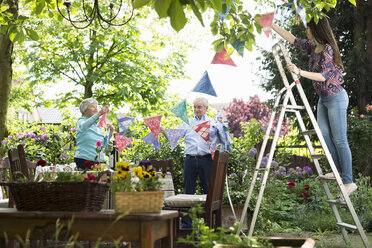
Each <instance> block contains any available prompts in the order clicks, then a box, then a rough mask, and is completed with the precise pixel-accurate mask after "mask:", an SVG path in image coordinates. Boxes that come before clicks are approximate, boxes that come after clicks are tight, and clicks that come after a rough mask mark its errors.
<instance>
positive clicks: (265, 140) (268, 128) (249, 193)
mask: <svg viewBox="0 0 372 248" xmlns="http://www.w3.org/2000/svg"><path fill="white" fill-rule="evenodd" d="M285 90H286V88H285V87H284V88H282V89H281V90H280V92H279V94H278V96H277V97H276V99H275V104H274V109H275V108H276V107H277V106H278V105H279V102H280V99H281V97H282V94H283V92H284V91H285ZM275 115H276V112H275V111H274V110H273V111H272V112H271V116H270V120H269V123H268V126H267V128H266V132H265V136H264V140H263V142H262V145H261V149H260V152H259V156H258V159H257V162H256V167H255V170H254V173H253V177H252V181H251V185H250V187H249V190H248V195H247V198H246V200H245V203H244V207H243V211H242V214H241V218H240V223H243V221H244V218H245V215H246V214H247V209H248V206H249V202H250V200H251V197H252V193H253V190H254V186H255V184H256V180H257V175H258V172H259V169H260V165H261V162H262V158H263V155H264V153H265V150H266V146H267V141H268V140H269V138H270V131H271V127H272V125H273V123H274V119H275ZM242 228H243V225H240V226H239V227H238V229H237V232H236V234H237V235H239V233H240V232H241V231H242Z"/></svg>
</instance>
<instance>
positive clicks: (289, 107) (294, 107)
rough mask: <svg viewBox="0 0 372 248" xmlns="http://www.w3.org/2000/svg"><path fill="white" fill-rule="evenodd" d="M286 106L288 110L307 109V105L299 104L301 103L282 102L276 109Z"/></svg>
mask: <svg viewBox="0 0 372 248" xmlns="http://www.w3.org/2000/svg"><path fill="white" fill-rule="evenodd" d="M283 107H285V108H286V109H288V110H301V109H305V106H299V105H283V104H280V105H278V107H276V108H275V109H276V110H278V109H281V108H283Z"/></svg>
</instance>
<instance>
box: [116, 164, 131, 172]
mask: <svg viewBox="0 0 372 248" xmlns="http://www.w3.org/2000/svg"><path fill="white" fill-rule="evenodd" d="M116 168H117V170H124V171H129V168H130V164H129V163H128V162H117V163H116Z"/></svg>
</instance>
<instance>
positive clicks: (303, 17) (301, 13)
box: [294, 0, 307, 28]
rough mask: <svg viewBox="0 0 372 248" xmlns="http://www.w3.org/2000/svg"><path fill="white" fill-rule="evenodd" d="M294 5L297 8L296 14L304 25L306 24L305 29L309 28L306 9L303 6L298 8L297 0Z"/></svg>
mask: <svg viewBox="0 0 372 248" xmlns="http://www.w3.org/2000/svg"><path fill="white" fill-rule="evenodd" d="M294 5H295V8H296V13H297V14H298V15H299V16H300V18H301V20H302V23H303V24H304V26H305V28H306V27H307V22H306V9H305V8H304V7H303V6H301V5H300V6H297V0H294Z"/></svg>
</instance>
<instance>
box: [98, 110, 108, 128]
mask: <svg viewBox="0 0 372 248" xmlns="http://www.w3.org/2000/svg"><path fill="white" fill-rule="evenodd" d="M106 116H107V113H104V114H103V115H102V116H101V119H100V120H99V122H98V125H97V127H104V128H107V117H106Z"/></svg>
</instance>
